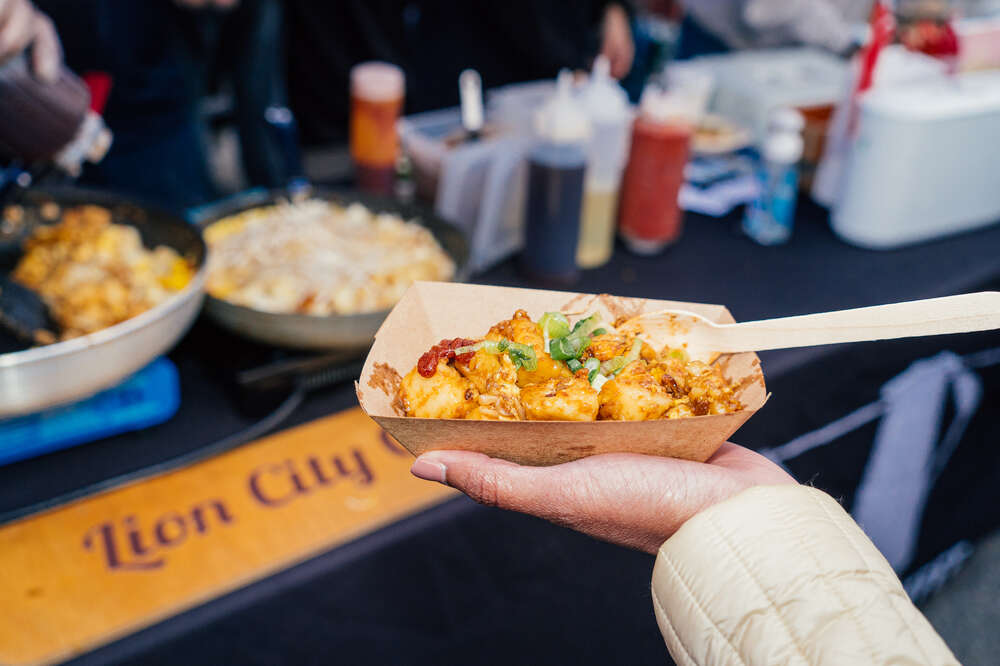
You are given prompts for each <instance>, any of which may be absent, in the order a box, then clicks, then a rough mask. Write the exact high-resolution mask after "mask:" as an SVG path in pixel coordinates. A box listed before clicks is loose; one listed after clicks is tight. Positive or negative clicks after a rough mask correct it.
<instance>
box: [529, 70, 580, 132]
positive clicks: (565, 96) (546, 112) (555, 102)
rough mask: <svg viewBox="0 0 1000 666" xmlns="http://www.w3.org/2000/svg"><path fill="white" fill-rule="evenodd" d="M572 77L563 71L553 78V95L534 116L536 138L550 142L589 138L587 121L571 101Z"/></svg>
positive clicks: (578, 105) (575, 103)
mask: <svg viewBox="0 0 1000 666" xmlns="http://www.w3.org/2000/svg"><path fill="white" fill-rule="evenodd" d="M572 87H573V74H572V73H571V72H570V71H569V70H568V69H564V70H562V71H561V72H559V77H558V78H557V79H556V92H555V94H554V95H553V96H552V97H550V98H549V99H548V101H546V102H545V104H543V105H542V107H541V108H540V109H539V110H538V113H537V114H536V115H535V130H536V131H537V132H538V135H539V136H540V137H542V138H544V139H547V140H548V141H552V142H553V143H575V142H579V141H585V140H586V139H587V138H588V137H589V136H590V121H589V120H588V119H587V115H586V114H585V113H584V112H583V109H582V108H580V107H581V105H580V102H579V100H576V99H574V98H573V90H572Z"/></svg>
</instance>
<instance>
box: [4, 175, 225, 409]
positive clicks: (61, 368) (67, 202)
mask: <svg viewBox="0 0 1000 666" xmlns="http://www.w3.org/2000/svg"><path fill="white" fill-rule="evenodd" d="M51 203H55V204H56V205H58V206H59V207H60V208H65V207H71V206H76V205H82V204H95V205H98V206H103V207H105V208H107V209H109V210H110V211H111V213H112V219H113V221H114V222H118V223H121V224H130V225H132V226H134V227H136V228H137V229H138V230H139V234H140V235H141V236H142V240H143V243H144V244H145V245H146V246H147V247H155V246H157V245H167V246H169V247H172V248H173V249H175V250H177V252H178V253H179V254H180V255H181V256H182V257H186V258H188V259H189V260H190V261H192V263H193V265H194V266H195V269H196V272H195V275H194V278H193V279H192V280H191V283H190V284H189V285H188V286H187V287H185V288H184V289H183V290H182V291H180V292H179V293H177V294H174V295H173V296H171V297H170V298H169V299H168V300H167V301H165V302H164V303H161V304H160V305H158V306H156V307H154V308H152V309H151V310H148V311H146V312H144V313H142V314H140V315H138V316H136V317H132V318H131V319H128V320H126V321H124V322H122V323H120V324H116V325H114V326H111V327H109V328H106V329H103V330H100V331H97V332H95V333H91V334H90V335H86V336H83V337H79V338H74V339H72V340H67V341H65V342H57V343H55V344H51V345H47V346H44V347H35V348H32V349H27V350H24V351H17V352H11V353H7V354H0V419H3V418H8V417H13V416H20V415H23V414H30V413H33V412H37V411H40V410H43V409H47V408H49V407H54V406H56V405H61V404H65V403H69V402H74V401H76V400H80V399H82V398H85V397H87V396H90V395H92V394H94V393H97V392H98V391H101V390H103V389H106V388H109V387H111V386H114V385H116V384H118V383H120V382H121V381H122V380H123V379H125V378H126V377H128V376H129V375H131V374H132V373H134V372H136V371H137V370H139V369H141V368H142V367H144V366H145V365H147V364H148V363H149V362H150V361H152V360H153V359H154V358H156V357H157V356H159V355H160V354H162V353H164V352H165V351H167V350H168V349H170V348H171V347H172V346H173V345H174V344H175V343H176V342H177V341H178V340H179V339H180V338H181V336H183V335H184V333H185V332H186V331H187V329H188V327H189V326H190V325H191V323H192V322H193V321H194V318H195V317H196V316H197V314H198V311H199V309H200V308H201V304H202V299H203V297H204V287H205V243H204V241H203V240H202V238H201V235H200V234H199V233H198V231H197V230H196V229H193V228H191V227H190V226H189V225H188V224H186V223H185V222H184V220H182V219H181V218H179V217H176V216H174V215H171V214H169V213H167V212H165V211H161V210H158V209H156V208H150V207H147V206H142V205H138V204H136V203H133V202H131V201H129V200H128V199H126V198H124V197H120V196H117V195H115V194H110V193H107V192H100V191H97V190H86V189H82V188H74V187H65V188H51V189H39V190H30V191H27V192H24V193H22V194H20V195H19V198H18V201H17V204H18V205H21V206H23V207H24V209H25V220H26V222H27V224H26V225H25V227H23V228H21V229H19V230H18V231H17V232H15V234H14V238H13V239H12V238H10V237H9V236H8V237H6V238H2V239H0V240H2V241H3V242H2V243H0V245H3V246H5V247H6V248H11V247H13V248H14V250H15V253H16V249H17V247H18V246H19V243H20V241H23V240H24V239H25V238H26V237H27V236H28V234H29V233H30V231H31V229H32V228H33V227H34V225H36V224H43V223H44V221H43V219H42V216H41V214H40V210H39V209H40V207H41V206H43V205H46V204H51ZM10 254H11V253H9V252H8V253H4V254H3V256H0V270H2V271H6V270H8V269H9V268H10V267H12V266H13V263H12V262H13V261H16V256H10Z"/></svg>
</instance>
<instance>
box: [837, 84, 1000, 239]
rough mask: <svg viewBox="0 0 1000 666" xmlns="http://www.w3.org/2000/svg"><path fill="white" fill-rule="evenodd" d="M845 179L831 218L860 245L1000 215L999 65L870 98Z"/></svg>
mask: <svg viewBox="0 0 1000 666" xmlns="http://www.w3.org/2000/svg"><path fill="white" fill-rule="evenodd" d="M843 179H844V180H843V182H842V189H841V195H840V197H839V198H838V201H837V203H836V204H835V206H834V208H833V210H832V211H831V218H830V220H831V225H832V227H833V229H834V231H835V232H836V233H837V234H838V235H839V236H841V237H842V238H843V239H844V240H846V241H848V242H850V243H854V244H856V245H861V246H863V247H869V248H880V249H885V248H893V247H898V246H901V245H907V244H910V243H917V242H920V241H924V240H929V239H932V238H936V237H939V236H944V235H948V234H953V233H957V232H961V231H967V230H970V229H975V228H978V227H983V226H986V225H989V224H992V223H995V222H1000V71H984V72H972V73H967V74H962V75H960V76H958V77H957V78H954V79H952V78H936V77H935V78H933V79H931V80H928V81H922V82H919V83H914V82H909V83H906V84H899V85H888V86H880V87H878V88H876V89H874V90H873V91H872V92H870V93H868V94H867V95H865V96H864V97H863V98H862V100H861V102H860V120H859V125H858V135H857V138H856V140H855V141H854V144H853V146H852V148H851V150H850V154H849V156H848V157H847V163H846V168H845V169H844V172H843Z"/></svg>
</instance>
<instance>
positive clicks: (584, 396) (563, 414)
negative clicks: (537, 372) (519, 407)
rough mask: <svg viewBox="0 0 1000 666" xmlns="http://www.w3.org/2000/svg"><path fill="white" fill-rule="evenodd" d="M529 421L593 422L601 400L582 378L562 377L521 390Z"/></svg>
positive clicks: (525, 412)
mask: <svg viewBox="0 0 1000 666" xmlns="http://www.w3.org/2000/svg"><path fill="white" fill-rule="evenodd" d="M521 402H522V404H523V405H524V414H525V416H526V417H527V418H528V420H529V421H594V420H596V419H597V410H598V409H599V407H600V402H599V400H598V397H597V391H595V390H594V389H593V388H592V387H591V386H590V382H588V381H587V380H586V379H585V378H583V377H560V378H556V379H549V380H547V381H544V382H542V383H540V384H531V385H530V386H525V387H524V388H522V389H521Z"/></svg>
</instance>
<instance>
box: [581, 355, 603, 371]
mask: <svg viewBox="0 0 1000 666" xmlns="http://www.w3.org/2000/svg"><path fill="white" fill-rule="evenodd" d="M583 367H585V368H587V372H593V371H594V370H598V369H599V368H600V367H601V362H600V361H599V360H598V359H596V358H594V357H593V356H591V357H590V358H588V359H587V362H586V363H584V364H583Z"/></svg>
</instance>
